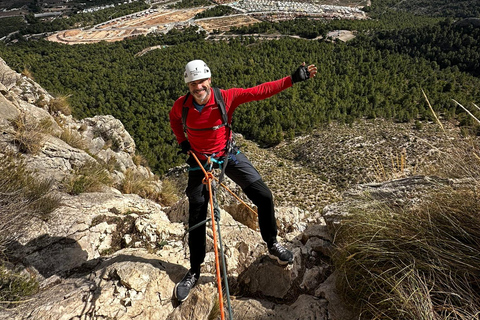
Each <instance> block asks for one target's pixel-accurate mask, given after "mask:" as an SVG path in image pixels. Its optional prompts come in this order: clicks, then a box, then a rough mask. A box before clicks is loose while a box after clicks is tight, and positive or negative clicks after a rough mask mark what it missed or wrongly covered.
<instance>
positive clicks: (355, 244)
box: [333, 108, 480, 320]
mask: <svg viewBox="0 0 480 320" xmlns="http://www.w3.org/2000/svg"><path fill="white" fill-rule="evenodd" d="M431 110H432V111H433V108H431ZM435 117H436V116H435ZM436 119H438V118H437V117H436ZM442 129H443V127H442ZM440 135H442V137H443V138H444V139H445V140H446V141H447V140H448V141H455V140H454V139H450V138H451V137H448V135H447V133H446V132H445V130H442V133H441V134H440ZM479 151H480V148H479V146H478V144H477V142H476V139H474V138H466V139H465V140H463V141H459V142H451V143H450V148H448V149H447V151H443V152H440V151H439V152H440V157H439V158H438V162H437V163H435V164H434V165H432V166H431V168H430V171H431V174H435V175H437V176H441V177H445V178H451V179H457V181H458V182H460V181H462V182H463V184H460V183H457V185H463V187H461V188H459V187H457V189H453V188H449V187H445V188H444V189H443V190H436V191H434V192H431V193H430V194H427V195H424V196H422V198H421V199H420V200H421V203H420V204H418V205H417V206H415V207H414V208H409V209H402V208H398V207H389V206H388V205H383V206H380V207H377V208H376V209H372V207H371V206H370V207H369V209H368V210H363V209H352V211H353V212H351V213H352V214H351V215H350V216H348V217H347V218H346V219H345V220H343V222H342V225H341V227H339V229H338V230H337V233H336V237H335V243H336V245H337V250H336V252H335V254H334V257H333V260H334V264H335V267H336V269H337V270H338V271H339V273H340V277H339V278H338V279H339V282H338V287H339V288H340V289H341V291H342V292H343V294H344V297H345V299H347V300H348V301H349V302H350V303H351V304H352V305H353V306H354V307H355V308H356V310H357V311H358V315H359V316H358V318H359V319H368V320H376V319H382V320H383V319H392V320H393V319H402V320H418V319H422V320H447V319H462V320H463V319H478V318H479V317H480V279H479V277H478V275H479V274H480V201H479V200H480V199H479V194H478V191H477V190H478V187H479V184H478V181H479V178H480V156H479V154H480V152H479ZM397 159H398V160H396V161H393V164H395V165H393V164H392V167H393V168H398V169H401V164H402V163H403V161H402V160H401V159H402V157H401V156H400V157H397ZM460 179H461V180H460ZM366 201H368V199H366Z"/></svg>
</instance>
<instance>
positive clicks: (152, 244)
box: [0, 60, 349, 320]
mask: <svg viewBox="0 0 480 320" xmlns="http://www.w3.org/2000/svg"><path fill="white" fill-rule="evenodd" d="M55 99H56V98H54V97H52V96H51V95H50V94H48V92H46V91H45V90H43V89H42V88H41V87H40V86H39V85H38V84H37V83H35V82H34V81H32V80H31V79H28V78H26V77H24V76H22V75H20V74H18V73H16V72H14V71H12V70H11V69H10V68H8V66H6V64H5V63H4V62H3V61H2V60H0V130H1V132H2V134H1V136H0V150H1V151H0V157H4V156H6V155H14V157H16V158H18V159H20V158H23V159H24V160H26V163H27V165H28V168H29V169H30V170H31V171H32V172H34V173H35V174H36V176H37V177H38V179H47V178H48V179H53V181H54V182H55V186H56V192H57V193H58V194H59V195H61V197H62V205H61V206H60V207H59V208H58V209H56V210H55V211H54V212H53V213H51V214H50V215H49V216H48V218H45V217H43V218H42V219H40V218H32V219H30V220H29V221H27V222H26V223H25V225H24V226H23V228H22V229H21V230H22V231H21V232H20V233H18V234H15V235H12V236H11V237H10V238H11V242H10V244H9V246H8V248H7V250H6V254H7V257H8V259H7V261H6V266H7V267H8V268H9V269H10V270H15V271H17V272H21V273H24V274H28V275H30V276H32V277H34V278H35V279H37V281H38V282H39V290H38V292H37V293H36V294H35V295H34V296H32V297H31V298H30V299H29V300H28V303H21V304H16V305H12V306H11V307H9V308H6V309H2V310H1V311H0V319H18V320H20V319H39V320H40V319H41V320H44V319H155V320H160V319H207V318H209V316H210V317H213V315H214V314H215V304H216V294H217V293H216V292H217V289H216V287H215V283H216V282H215V266H214V254H213V240H212V231H211V228H208V229H207V230H208V232H207V239H208V240H207V252H208V253H207V257H206V261H205V265H204V266H203V267H202V272H203V274H202V277H201V279H200V281H199V283H198V285H197V286H196V287H195V289H194V290H193V292H192V293H191V296H190V297H189V299H188V300H187V301H185V302H184V303H182V304H178V303H177V302H176V301H175V299H174V298H173V289H174V286H175V283H177V282H178V281H179V280H180V279H181V278H182V277H183V275H184V274H185V272H186V271H187V268H188V256H189V252H188V246H187V242H186V236H185V223H186V212H187V208H188V204H187V203H186V200H185V199H184V198H183V199H181V200H180V201H179V202H178V203H176V204H174V205H173V206H171V207H165V206H162V205H161V204H159V203H156V202H153V201H150V200H147V199H144V198H142V197H140V196H138V195H136V194H123V193H122V192H121V189H119V187H118V186H119V184H120V183H121V181H122V180H123V179H124V178H125V176H126V173H127V171H128V170H134V171H135V172H136V173H138V174H140V175H143V176H145V177H147V178H150V177H151V176H152V175H153V174H152V173H151V172H150V170H149V169H148V168H146V167H144V166H142V165H139V164H137V163H136V162H137V161H135V158H134V157H135V143H134V141H133V139H132V138H131V136H130V135H129V134H128V132H126V131H125V129H124V128H123V125H122V124H121V122H120V121H118V120H116V119H114V118H113V117H111V116H97V117H93V118H88V119H83V120H77V119H74V118H73V117H72V116H70V115H65V114H62V113H61V112H58V111H56V110H55V109H54V108H52V104H53V103H54V101H55ZM25 128H30V129H32V131H31V132H27V134H26V136H23V139H26V138H27V137H28V138H32V136H33V134H34V133H35V134H36V135H38V139H37V140H34V141H33V143H36V144H37V147H38V148H35V149H31V150H29V149H28V148H27V149H24V148H23V147H22V143H24V142H25V143H27V142H30V143H32V141H30V140H29V141H21V139H20V138H19V136H18V135H19V130H24V129H25ZM92 162H94V163H98V164H101V165H103V166H105V167H108V166H110V168H111V170H107V171H108V174H109V175H110V176H111V178H112V180H113V181H114V183H113V184H112V185H110V186H108V187H105V188H103V190H101V191H98V192H88V193H80V194H79V195H73V194H68V193H66V192H65V191H64V189H63V188H62V187H61V185H62V183H63V182H64V181H65V180H66V179H68V177H69V176H71V174H72V172H73V171H75V170H76V169H78V168H79V167H81V166H82V165H84V164H87V163H92ZM156 187H157V188H158V189H159V190H160V189H161V183H160V182H157V184H156ZM219 196H221V197H225V195H223V194H222V195H219ZM222 203H223V202H222ZM225 204H226V205H225V207H224V209H227V210H228V211H229V212H231V213H229V212H227V211H225V210H222V212H221V223H220V225H221V229H222V240H223V245H224V252H225V257H226V263H227V269H228V281H229V284H230V288H231V293H232V310H233V316H234V318H235V319H318V320H322V319H324V320H335V319H337V320H340V319H341V320H346V319H348V318H349V311H348V309H347V308H346V307H345V306H344V305H343V304H342V303H341V300H340V298H339V296H338V295H337V293H336V291H335V286H334V282H335V281H334V279H335V273H334V272H333V269H332V266H331V264H330V258H329V254H330V251H331V245H332V238H331V236H330V235H329V233H328V232H327V226H326V224H325V222H324V220H323V218H321V217H320V216H319V215H317V214H312V213H310V212H308V211H305V210H304V209H299V208H296V207H289V206H285V207H279V208H277V217H278V225H279V234H280V236H281V238H282V241H283V242H284V243H285V244H286V246H287V247H289V248H290V249H291V250H292V251H293V252H294V254H295V262H294V264H293V265H292V266H290V267H281V266H279V265H278V264H277V263H276V262H275V261H272V260H271V259H270V258H269V257H268V256H267V255H266V247H265V245H264V243H263V241H262V240H261V237H260V234H259V232H258V231H257V230H254V229H256V228H255V217H254V216H252V215H251V213H250V214H245V213H242V209H240V207H239V206H238V205H234V204H232V202H231V201H230V202H228V201H225ZM234 217H235V218H234ZM245 224H247V225H248V226H246V225H245Z"/></svg>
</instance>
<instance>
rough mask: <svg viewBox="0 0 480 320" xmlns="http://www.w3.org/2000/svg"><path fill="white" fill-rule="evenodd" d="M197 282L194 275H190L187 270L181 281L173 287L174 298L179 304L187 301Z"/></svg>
mask: <svg viewBox="0 0 480 320" xmlns="http://www.w3.org/2000/svg"><path fill="white" fill-rule="evenodd" d="M197 280H198V278H197V276H196V274H195V273H191V272H190V270H189V271H188V272H187V274H186V275H185V276H184V277H183V279H182V281H180V282H179V283H177V285H176V286H175V298H177V300H178V301H180V302H183V301H185V300H187V298H188V295H189V294H190V290H192V288H193V287H194V286H195V284H196V283H197Z"/></svg>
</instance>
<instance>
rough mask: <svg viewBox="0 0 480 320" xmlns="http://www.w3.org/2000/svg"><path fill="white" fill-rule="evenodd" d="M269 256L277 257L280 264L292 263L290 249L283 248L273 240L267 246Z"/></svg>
mask: <svg viewBox="0 0 480 320" xmlns="http://www.w3.org/2000/svg"><path fill="white" fill-rule="evenodd" d="M268 253H269V256H270V258H272V259H277V261H278V263H279V264H281V265H286V264H292V263H293V254H292V252H291V251H289V250H287V249H285V248H284V247H283V246H282V245H281V244H280V243H278V242H275V243H274V244H273V245H272V246H271V247H270V248H268Z"/></svg>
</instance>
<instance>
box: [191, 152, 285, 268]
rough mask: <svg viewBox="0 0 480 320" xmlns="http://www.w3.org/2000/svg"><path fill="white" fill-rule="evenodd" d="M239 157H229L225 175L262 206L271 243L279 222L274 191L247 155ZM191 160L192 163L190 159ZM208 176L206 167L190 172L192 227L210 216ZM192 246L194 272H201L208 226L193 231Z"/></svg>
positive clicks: (260, 220)
mask: <svg viewBox="0 0 480 320" xmlns="http://www.w3.org/2000/svg"><path fill="white" fill-rule="evenodd" d="M235 158H236V159H235V161H234V160H232V159H229V162H228V165H227V167H226V170H225V174H226V175H227V176H228V177H229V178H230V179H232V180H233V181H234V182H235V183H237V184H238V185H239V186H240V187H241V188H242V190H243V191H244V192H245V194H246V195H247V197H248V198H249V199H250V200H251V201H252V202H253V203H254V204H255V205H256V206H257V207H258V223H259V226H260V233H261V235H262V238H263V240H264V241H265V242H266V243H267V245H268V246H271V245H272V243H274V242H276V239H277V224H276V221H275V210H274V206H273V195H272V192H271V191H270V189H269V188H268V187H267V185H266V184H265V183H264V182H263V180H262V178H261V176H260V174H259V173H258V171H257V170H256V169H255V168H254V167H253V165H252V164H251V163H250V161H249V160H248V159H247V157H246V156H245V155H243V154H242V153H239V154H237V155H235ZM188 163H190V164H192V162H191V160H190V159H189V161H188ZM192 168H193V166H192ZM197 169H199V168H197ZM204 177H205V176H204V174H203V171H202V170H193V171H190V172H189V175H188V186H187V190H186V194H187V197H188V201H189V217H188V224H189V227H192V226H194V225H196V224H197V223H199V222H201V221H203V220H205V219H206V217H207V207H208V202H209V200H210V197H209V194H208V186H206V185H205V184H203V183H202V181H203V178H204ZM188 246H189V248H190V267H191V269H192V272H194V273H196V274H197V275H199V274H200V265H201V264H202V263H203V261H204V259H205V247H206V226H205V225H202V226H200V227H198V228H196V229H194V230H192V231H191V232H190V234H189V238H188Z"/></svg>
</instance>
